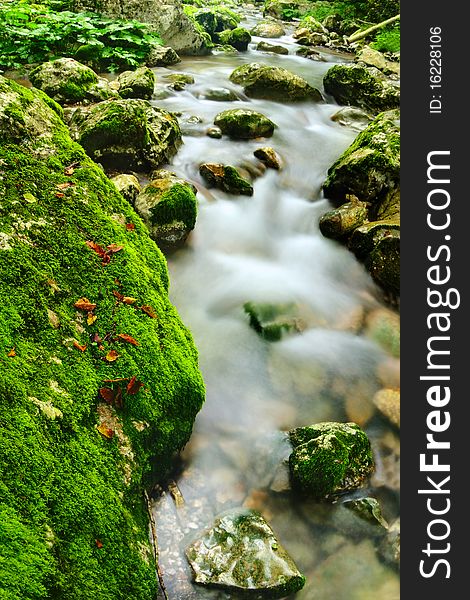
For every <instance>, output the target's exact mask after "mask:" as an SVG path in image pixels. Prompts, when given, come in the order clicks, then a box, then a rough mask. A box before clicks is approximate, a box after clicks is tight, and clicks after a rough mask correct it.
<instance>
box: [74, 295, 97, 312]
mask: <svg viewBox="0 0 470 600" xmlns="http://www.w3.org/2000/svg"><path fill="white" fill-rule="evenodd" d="M74 306H75V308H77V309H78V310H83V311H84V312H87V313H88V312H91V311H92V310H95V308H96V304H93V302H90V301H89V300H88V298H80V299H79V300H77V301H76V302H75V304H74Z"/></svg>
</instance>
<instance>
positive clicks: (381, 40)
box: [371, 25, 400, 52]
mask: <svg viewBox="0 0 470 600" xmlns="http://www.w3.org/2000/svg"><path fill="white" fill-rule="evenodd" d="M371 47H372V48H374V49H375V50H379V51H380V52H400V26H398V25H396V26H395V27H387V29H383V30H382V31H380V32H379V33H378V34H377V36H376V38H375V41H374V42H373V43H372V44H371Z"/></svg>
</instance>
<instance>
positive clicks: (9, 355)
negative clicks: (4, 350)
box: [7, 346, 16, 358]
mask: <svg viewBox="0 0 470 600" xmlns="http://www.w3.org/2000/svg"><path fill="white" fill-rule="evenodd" d="M7 356H8V357H9V358H11V357H12V356H16V352H15V347H14V346H13V348H12V349H11V350H10V352H8V354H7Z"/></svg>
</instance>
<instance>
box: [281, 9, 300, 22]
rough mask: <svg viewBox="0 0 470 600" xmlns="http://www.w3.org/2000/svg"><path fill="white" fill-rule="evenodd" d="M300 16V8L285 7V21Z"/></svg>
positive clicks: (283, 12) (283, 16)
mask: <svg viewBox="0 0 470 600" xmlns="http://www.w3.org/2000/svg"><path fill="white" fill-rule="evenodd" d="M299 17H300V11H299V9H298V8H284V9H283V10H282V12H281V19H282V20H283V21H292V20H294V19H298V18H299Z"/></svg>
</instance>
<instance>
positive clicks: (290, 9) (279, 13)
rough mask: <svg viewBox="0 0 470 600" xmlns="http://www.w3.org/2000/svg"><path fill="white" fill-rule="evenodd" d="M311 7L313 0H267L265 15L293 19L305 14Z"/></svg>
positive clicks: (284, 19)
mask: <svg viewBox="0 0 470 600" xmlns="http://www.w3.org/2000/svg"><path fill="white" fill-rule="evenodd" d="M310 8H311V2H308V1H307V0H266V1H265V3H264V10H263V15H264V16H269V17H274V18H275V19H281V20H283V21H292V20H293V19H295V18H298V17H301V16H302V15H305V14H306V13H307V12H308V11H309V10H310Z"/></svg>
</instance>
